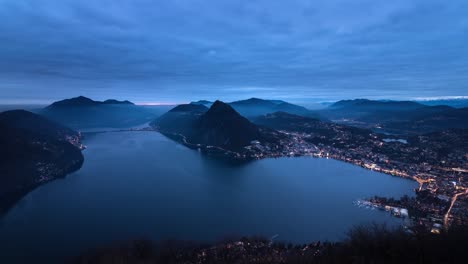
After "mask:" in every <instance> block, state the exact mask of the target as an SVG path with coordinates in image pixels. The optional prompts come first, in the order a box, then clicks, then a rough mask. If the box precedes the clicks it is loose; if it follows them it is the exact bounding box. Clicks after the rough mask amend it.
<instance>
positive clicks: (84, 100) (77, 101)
mask: <svg viewBox="0 0 468 264" xmlns="http://www.w3.org/2000/svg"><path fill="white" fill-rule="evenodd" d="M95 104H98V102H96V101H94V100H92V99H90V98H88V97H84V96H78V97H73V98H70V99H65V100H61V101H57V102H54V103H52V104H51V105H50V106H49V107H57V106H88V105H95Z"/></svg>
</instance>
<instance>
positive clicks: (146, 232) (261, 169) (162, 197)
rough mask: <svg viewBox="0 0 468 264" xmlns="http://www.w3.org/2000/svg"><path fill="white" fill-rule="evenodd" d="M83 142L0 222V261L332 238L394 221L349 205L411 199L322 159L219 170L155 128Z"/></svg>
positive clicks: (395, 186)
mask: <svg viewBox="0 0 468 264" xmlns="http://www.w3.org/2000/svg"><path fill="white" fill-rule="evenodd" d="M84 143H85V144H86V145H87V147H88V148H87V149H86V150H85V151H84V155H85V163H84V165H83V167H82V168H81V169H80V170H79V171H77V172H76V173H73V174H70V175H68V176H67V177H66V178H65V179H60V180H56V181H53V182H51V183H48V184H46V185H43V186H41V187H39V188H37V189H36V190H34V191H33V192H31V193H29V194H28V195H27V196H26V197H25V198H24V199H23V200H22V201H20V202H19V203H18V204H17V205H16V206H15V207H14V208H13V209H12V210H11V211H10V212H9V213H8V214H7V215H5V216H4V217H3V218H2V219H0V257H1V259H3V260H7V261H8V262H5V261H0V263H14V262H19V261H21V260H25V259H26V258H27V257H30V256H34V258H33V259H35V260H47V261H48V262H49V263H52V262H53V261H57V260H58V259H60V258H61V257H63V256H70V255H76V254H79V253H80V252H81V251H83V250H85V249H87V248H90V247H93V246H97V245H103V244H104V245H105V244H108V243H110V242H113V241H122V240H127V239H135V238H150V239H155V240H160V239H188V240H201V241H212V240H219V239H223V238H226V237H232V236H242V235H264V236H266V237H271V236H273V235H276V234H278V235H279V237H278V240H283V241H292V242H297V243H302V242H311V241H317V240H337V239H341V238H343V237H344V236H345V232H346V231H347V230H348V229H349V228H350V227H352V226H353V225H356V224H360V223H368V222H370V221H375V222H388V223H390V224H395V223H398V221H399V220H398V219H395V218H392V217H391V216H390V215H389V214H387V213H385V212H381V211H377V210H370V209H364V208H360V207H357V206H355V205H354V204H353V202H355V201H356V200H357V199H359V198H365V197H370V196H372V195H380V196H389V197H400V196H402V195H405V194H408V195H413V192H412V189H413V188H415V187H416V185H417V184H416V183H415V182H412V181H408V180H404V179H400V178H395V177H391V176H388V175H385V174H380V173H376V172H373V171H369V170H365V169H362V168H360V167H358V166H353V165H351V164H347V163H343V162H340V161H336V160H331V159H317V158H309V157H301V158H280V159H265V160H260V161H254V162H251V163H248V164H244V165H232V164H227V163H225V162H221V161H217V160H214V159H212V158H208V157H206V156H204V155H203V154H201V153H199V152H197V151H194V150H191V149H188V148H186V147H184V146H182V145H180V144H177V143H175V142H173V141H171V140H169V139H167V138H166V137H164V136H162V135H161V134H159V133H156V132H110V133H100V134H88V135H87V137H86V139H85V140H84ZM52 256H53V257H52Z"/></svg>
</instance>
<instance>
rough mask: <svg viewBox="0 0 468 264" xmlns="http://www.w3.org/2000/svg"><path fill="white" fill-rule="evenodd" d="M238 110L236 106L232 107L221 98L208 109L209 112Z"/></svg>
mask: <svg viewBox="0 0 468 264" xmlns="http://www.w3.org/2000/svg"><path fill="white" fill-rule="evenodd" d="M210 111H211V112H235V113H237V112H236V110H234V108H232V107H231V106H230V105H228V104H226V103H225V102H222V101H220V100H216V101H215V102H214V103H213V104H212V105H211V107H210V109H209V110H208V112H210Z"/></svg>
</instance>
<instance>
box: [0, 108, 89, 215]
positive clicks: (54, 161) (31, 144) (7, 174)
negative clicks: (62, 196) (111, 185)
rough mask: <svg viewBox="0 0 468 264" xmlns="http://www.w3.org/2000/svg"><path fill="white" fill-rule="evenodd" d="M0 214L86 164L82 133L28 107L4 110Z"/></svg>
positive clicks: (0, 136)
mask: <svg viewBox="0 0 468 264" xmlns="http://www.w3.org/2000/svg"><path fill="white" fill-rule="evenodd" d="M0 145H1V146H2V147H1V148H0V213H1V212H5V211H6V210H7V209H8V208H9V207H11V206H12V205H13V204H14V203H15V202H16V201H18V200H19V199H20V198H21V197H22V196H24V195H25V194H26V193H27V192H29V191H30V190H32V189H34V188H35V187H37V186H38V185H40V184H43V183H45V182H48V181H51V180H53V179H56V178H59V177H63V176H65V175H66V174H68V173H70V172H73V171H75V170H77V169H79V168H80V167H81V165H82V163H83V159H84V158H83V155H82V153H81V148H80V147H81V144H80V135H79V133H78V132H76V131H73V130H71V129H69V128H67V127H64V126H62V125H59V124H57V123H55V122H52V121H49V120H47V119H45V118H43V117H41V116H39V115H36V114H33V113H31V112H28V111H24V110H13V111H6V112H3V113H0Z"/></svg>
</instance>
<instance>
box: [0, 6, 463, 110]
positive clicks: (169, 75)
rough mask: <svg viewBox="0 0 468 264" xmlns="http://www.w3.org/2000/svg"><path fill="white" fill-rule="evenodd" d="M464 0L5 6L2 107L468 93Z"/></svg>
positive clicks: (0, 52) (0, 36)
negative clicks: (74, 101) (74, 100)
mask: <svg viewBox="0 0 468 264" xmlns="http://www.w3.org/2000/svg"><path fill="white" fill-rule="evenodd" d="M467 14H468V1H467V0H392V1H389V0H326V1H325V0H324V1H318V0H316V1H305V0H287V1H280V0H278V1H272V0H257V1H256V0H245V1H244V0H232V1H230V0H190V1H189V0H79V1H78V0H0V18H1V22H0V103H3V104H9V103H10V104H18V103H49V102H52V101H55V100H59V99H63V98H69V97H74V96H78V95H84V96H88V97H91V98H93V99H96V100H103V99H107V98H116V99H128V100H131V101H134V102H137V103H181V102H188V101H192V100H199V99H209V100H214V99H222V100H226V101H232V100H237V99H245V98H250V97H260V98H271V99H283V100H287V101H290V102H296V103H303V104H306V103H309V102H316V101H333V100H339V99H351V98H370V99H395V100H399V99H413V98H438V97H443V98H451V97H460V96H468V15H467Z"/></svg>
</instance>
